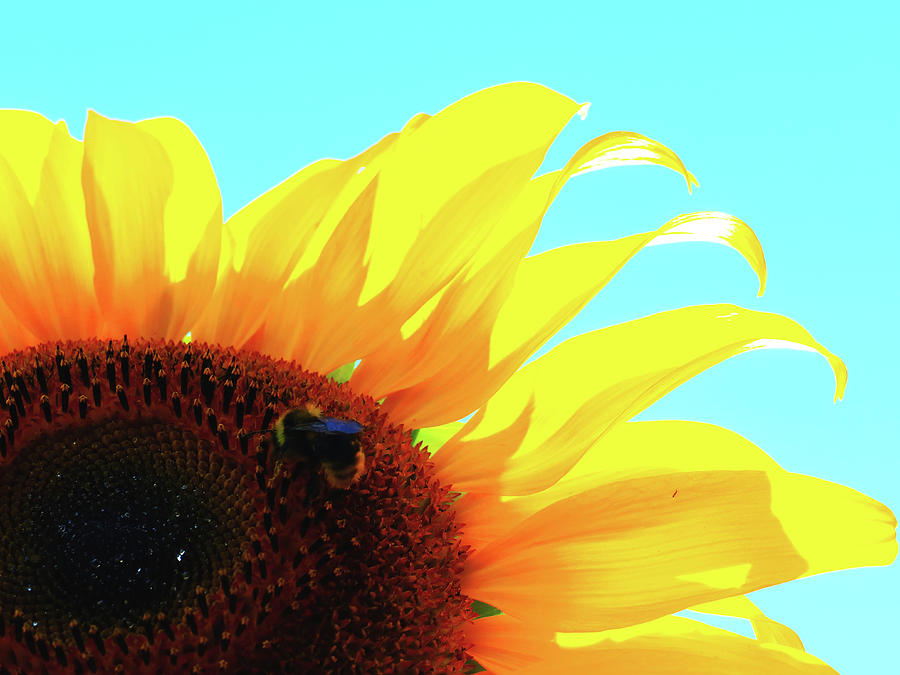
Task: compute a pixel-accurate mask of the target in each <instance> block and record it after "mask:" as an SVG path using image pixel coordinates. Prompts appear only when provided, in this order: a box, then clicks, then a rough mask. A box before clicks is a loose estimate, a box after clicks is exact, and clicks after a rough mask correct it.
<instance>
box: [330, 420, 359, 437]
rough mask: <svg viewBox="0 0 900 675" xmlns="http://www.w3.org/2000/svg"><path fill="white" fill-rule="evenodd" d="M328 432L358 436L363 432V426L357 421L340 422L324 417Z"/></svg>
mask: <svg viewBox="0 0 900 675" xmlns="http://www.w3.org/2000/svg"><path fill="white" fill-rule="evenodd" d="M321 421H322V422H324V423H325V426H326V432H325V433H331V434H358V433H359V432H360V431H362V430H363V425H362V424H360V423H359V422H357V421H356V420H339V419H335V418H334V417H323V418H321Z"/></svg>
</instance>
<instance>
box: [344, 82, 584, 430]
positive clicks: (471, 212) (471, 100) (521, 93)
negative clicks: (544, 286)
mask: <svg viewBox="0 0 900 675" xmlns="http://www.w3.org/2000/svg"><path fill="white" fill-rule="evenodd" d="M577 111H578V105H577V104H575V103H574V102H573V101H572V100H571V99H568V98H566V97H564V96H561V95H560V94H557V93H555V92H553V91H551V90H549V89H546V88H544V87H541V86H539V85H533V84H526V83H516V84H510V85H505V86H501V87H494V88H491V89H487V90H485V91H482V92H478V93H477V94H473V95H472V96H470V97H467V98H466V99H463V100H462V101H459V102H457V103H455V104H454V105H452V106H450V107H449V108H447V109H446V110H444V111H442V112H441V113H439V114H437V115H435V116H434V117H433V118H431V119H429V120H427V121H426V122H425V123H424V124H422V125H421V127H420V128H419V129H417V130H416V131H415V133H411V134H409V135H408V136H404V138H402V139H401V141H399V142H398V143H397V145H396V147H395V148H394V151H393V153H392V156H391V158H390V160H389V161H387V162H386V163H385V166H384V168H383V169H382V173H381V176H380V179H379V190H378V196H377V199H376V209H375V215H374V219H373V225H372V246H371V261H370V271H369V277H368V279H367V281H366V287H365V288H364V290H363V297H362V298H361V299H360V302H366V301H367V300H368V299H369V298H371V297H373V296H375V294H376V291H380V293H381V296H383V297H379V296H375V297H376V299H378V300H381V304H382V305H384V306H386V307H387V308H389V309H388V311H387V312H385V311H381V312H380V314H381V315H385V314H386V313H387V314H388V315H391V314H397V310H396V309H392V308H393V307H396V306H405V307H406V308H413V310H414V311H413V312H408V313H407V314H406V316H405V317H404V320H406V319H408V318H409V317H411V316H413V313H414V312H415V311H418V310H419V309H420V308H421V307H422V306H423V305H424V304H425V303H426V302H427V301H428V300H429V298H432V297H433V296H434V295H435V294H436V293H438V292H440V290H441V288H442V287H444V286H445V285H446V284H447V282H449V281H450V280H451V279H453V288H452V289H451V290H449V291H448V292H447V293H445V294H444V295H443V296H442V297H441V300H440V303H439V304H438V305H437V306H438V309H435V314H434V315H433V316H432V317H430V319H431V322H432V324H433V323H434V322H435V320H436V317H437V316H444V314H446V313H447V312H450V313H451V314H453V316H454V317H462V316H466V317H468V318H470V319H471V320H472V321H474V322H481V323H484V324H485V326H484V328H483V330H481V331H479V333H480V334H481V335H482V336H484V335H485V330H489V328H490V324H491V323H492V322H493V315H492V313H491V311H490V306H491V305H492V304H494V305H496V304H497V303H498V302H499V301H500V300H502V298H503V297H504V296H505V294H506V292H508V291H507V288H508V279H509V277H510V275H511V274H512V273H514V266H515V265H517V264H518V263H519V261H520V260H521V259H522V258H523V257H524V255H525V254H526V252H527V250H528V248H529V247H530V246H531V243H532V241H533V239H534V235H535V234H536V232H537V228H538V226H539V224H540V215H542V214H543V212H544V211H545V210H546V208H547V206H548V204H549V202H548V195H549V190H550V187H551V181H547V180H544V181H539V182H538V181H531V180H530V179H531V176H532V175H533V174H534V172H535V171H536V170H537V168H538V167H539V166H540V164H541V161H542V160H543V158H544V155H545V153H546V151H547V149H548V148H549V146H550V143H551V142H552V141H553V139H554V138H555V136H556V135H557V134H558V133H559V131H560V130H561V129H562V128H563V126H564V125H565V124H566V122H567V121H568V120H569V118H570V117H571V116H572V115H573V114H574V113H575V112H577ZM538 183H539V186H538V188H537V189H535V188H534V187H533V186H535V185H537V184H538ZM410 185H413V186H414V187H413V188H410ZM415 186H418V187H415ZM401 260H402V261H403V262H402V264H400V261H401ZM454 277H456V278H454ZM382 288H383V291H381V289H382ZM487 297H491V300H486V298H487ZM446 321H450V322H451V323H454V322H455V321H456V319H446ZM461 330H464V329H461ZM385 338H386V339H387V340H390V342H389V343H386V344H384V345H382V346H379V348H378V349H374V350H372V352H371V353H370V354H368V356H367V358H365V359H364V360H363V363H362V364H361V365H360V367H359V368H358V369H357V371H356V372H355V373H354V376H353V384H354V387H355V388H357V389H358V390H361V391H365V392H366V393H368V394H370V395H372V396H374V397H376V398H384V396H383V393H385V392H388V391H398V390H399V389H402V388H404V387H405V386H406V385H405V384H404V382H406V381H407V378H408V377H409V376H412V377H414V378H416V379H418V380H421V379H422V378H423V377H424V376H425V374H426V373H435V372H436V370H437V368H438V367H439V364H444V363H447V362H448V361H450V360H452V358H453V355H454V353H455V348H456V347H457V346H458V344H457V343H458V340H456V339H455V337H454V335H453V333H452V330H450V329H446V330H445V329H443V328H442V327H440V326H438V327H436V328H432V327H423V329H422V331H420V333H419V335H417V336H416V337H415V339H414V340H412V341H406V340H402V339H400V338H401V332H400V331H399V330H395V331H393V332H392V333H388V334H386V335H385ZM466 344H469V346H470V347H471V349H466V350H465V351H466V352H467V353H468V354H469V355H472V354H475V355H478V354H480V353H483V352H484V350H485V348H486V344H485V345H481V344H478V342H477V337H473V339H472V342H471V343H465V344H464V345H463V346H464V347H465V346H466ZM423 351H424V352H429V353H430V354H431V356H432V357H433V358H434V360H435V361H436V363H434V364H432V363H430V362H428V361H426V360H423V359H422V358H421V354H422V352H423ZM410 358H414V359H415V363H416V368H415V369H410V368H407V367H405V365H404V364H405V363H406V361H408V360H409V359H410ZM459 379H460V381H461V380H462V379H463V378H459ZM411 383H413V382H411ZM450 395H451V397H453V398H456V399H459V398H462V401H463V402H462V404H461V405H462V406H463V407H467V408H468V410H467V412H468V411H471V410H472V409H473V408H474V407H476V406H477V405H478V401H477V400H475V401H473V400H472V399H471V398H470V397H468V396H467V395H466V392H462V393H460V392H457V391H454V392H452V393H451V394H450ZM401 398H403V399H404V400H403V401H401V400H400V399H401ZM385 405H386V406H387V409H389V410H390V411H391V414H392V417H393V418H394V419H396V420H398V421H402V422H404V423H406V424H408V425H410V426H431V425H436V424H442V423H444V422H448V421H450V420H452V419H455V417H454V416H453V414H452V413H449V414H448V413H447V412H446V410H445V408H447V406H446V405H442V401H440V400H439V399H437V398H435V397H432V396H430V388H429V391H427V392H426V391H415V392H410V393H408V395H405V397H404V395H403V394H399V395H398V396H395V397H394V400H389V401H386V402H385ZM430 406H435V407H436V408H438V409H439V411H440V413H441V414H440V416H439V417H436V416H435V414H434V413H433V412H432V410H430V409H429V407H430ZM411 411H414V412H415V415H411V414H410V412H411ZM456 417H458V416H456Z"/></svg>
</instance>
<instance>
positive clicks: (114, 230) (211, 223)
mask: <svg viewBox="0 0 900 675" xmlns="http://www.w3.org/2000/svg"><path fill="white" fill-rule="evenodd" d="M84 145H85V152H84V163H83V168H82V185H83V188H84V196H85V208H86V213H87V220H88V225H89V227H90V231H91V241H92V244H93V252H94V264H95V268H96V272H95V280H94V287H95V291H96V295H97V300H98V302H99V304H100V307H101V310H102V313H103V321H104V325H103V327H102V328H101V330H100V331H99V334H101V335H103V334H109V333H116V334H118V333H122V332H125V333H132V332H134V333H138V334H141V335H158V336H164V337H168V338H171V339H175V338H179V339H180V338H181V336H182V335H184V333H185V332H186V331H187V330H188V329H189V328H190V324H189V322H191V321H192V320H193V318H194V315H195V313H196V312H197V311H199V308H200V307H203V306H205V305H206V301H207V300H208V297H209V293H210V291H211V289H212V284H213V283H214V281H215V274H216V267H217V262H218V246H219V230H220V228H221V205H220V203H219V197H218V190H217V189H216V188H215V187H214V184H215V178H214V177H213V176H212V175H211V169H210V168H209V162H208V160H207V159H206V156H205V154H204V153H203V150H202V148H201V147H200V145H199V143H197V141H196V139H194V138H193V136H192V135H191V133H190V131H189V130H188V129H187V128H185V127H184V126H183V125H182V124H181V123H180V122H178V121H176V120H152V121H149V122H146V123H144V125H143V126H142V125H140V124H131V123H127V122H119V121H116V120H110V119H106V118H104V117H101V116H100V115H97V114H96V113H94V112H89V114H88V121H87V125H86V126H85V143H84ZM184 229H191V230H192V233H191V234H189V235H185V234H183V233H182V232H181V231H182V230H184ZM192 247H196V250H197V254H196V256H195V255H194V250H192ZM167 248H168V249H169V250H171V249H173V248H175V249H179V248H181V249H183V250H181V251H178V252H176V253H174V254H173V256H172V260H171V261H170V260H169V256H168V255H167V253H168V251H167ZM192 256H193V257H192ZM179 277H181V278H179ZM176 284H177V285H176Z"/></svg>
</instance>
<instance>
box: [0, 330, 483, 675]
mask: <svg viewBox="0 0 900 675" xmlns="http://www.w3.org/2000/svg"><path fill="white" fill-rule="evenodd" d="M195 348H196V345H184V344H180V343H171V342H169V343H166V342H162V341H158V340H138V341H136V342H135V344H134V346H133V347H132V346H130V345H129V344H128V342H127V341H126V340H123V341H122V342H121V343H119V344H118V345H113V343H112V342H111V341H110V342H109V343H108V344H106V345H104V344H103V343H101V342H100V341H98V340H86V341H80V342H68V343H66V344H65V345H39V346H37V347H33V348H29V349H28V350H23V351H19V352H13V353H11V354H7V355H6V357H5V359H4V360H3V362H2V364H0V366H2V367H0V392H2V393H0V408H2V411H5V413H6V420H5V426H2V427H0V495H2V499H0V534H2V536H0V670H3V668H4V667H6V666H14V668H13V669H23V670H24V671H25V672H59V673H83V672H86V671H89V672H106V671H109V672H129V673H130V672H192V671H193V672H201V671H202V672H207V670H208V671H209V672H238V673H280V672H384V671H385V670H386V669H390V668H393V669H395V670H396V669H397V668H399V669H400V671H404V669H405V670H418V671H422V672H432V671H433V672H462V670H463V669H464V667H465V664H466V661H467V658H468V657H467V654H466V651H465V647H466V645H465V644H464V642H463V633H462V626H463V624H464V623H465V622H466V621H467V620H468V619H469V618H471V616H472V611H471V609H470V606H471V600H470V599H469V598H466V597H465V596H464V595H462V593H461V591H460V581H459V577H460V575H461V573H462V570H463V567H464V563H465V555H466V553H465V550H463V549H462V548H461V546H460V544H459V538H458V534H459V528H458V526H457V525H456V524H455V522H454V518H453V507H452V496H453V495H452V494H451V493H450V492H449V491H448V488H447V487H445V486H441V485H440V484H439V482H438V481H437V480H436V479H435V477H434V476H433V475H432V474H431V469H430V465H429V464H428V461H427V460H428V453H427V452H426V451H425V450H424V449H422V448H420V447H418V446H415V447H414V446H412V445H411V443H410V434H409V432H408V431H406V430H405V429H403V428H402V427H396V426H393V425H391V424H390V423H389V421H388V420H387V418H386V416H385V415H384V414H383V413H382V412H381V411H380V409H379V407H378V405H377V404H376V403H375V402H374V401H372V400H371V399H369V398H366V397H362V396H358V395H355V394H354V393H353V392H352V391H351V390H350V389H349V387H347V385H340V384H338V383H336V382H333V381H331V380H329V379H327V378H325V377H323V376H321V375H318V374H315V373H310V372H307V371H304V370H302V369H301V368H298V367H297V366H295V365H293V364H286V363H284V362H283V361H278V362H276V361H274V360H272V359H268V358H266V357H263V356H260V355H259V354H257V353H247V352H237V351H235V350H233V349H219V348H215V347H207V346H204V347H202V348H201V349H197V350H196V351H195ZM2 411H0V424H2V423H3V419H2V417H3V415H2ZM288 426H289V428H287V427H288ZM275 430H278V431H279V433H274V431H275ZM326 432H327V433H326ZM332 432H334V433H332ZM342 433H351V434H352V435H353V438H352V439H351V440H350V441H348V442H345V441H346V439H345V438H343V437H342V435H341V434H342ZM323 434H325V436H323Z"/></svg>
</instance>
